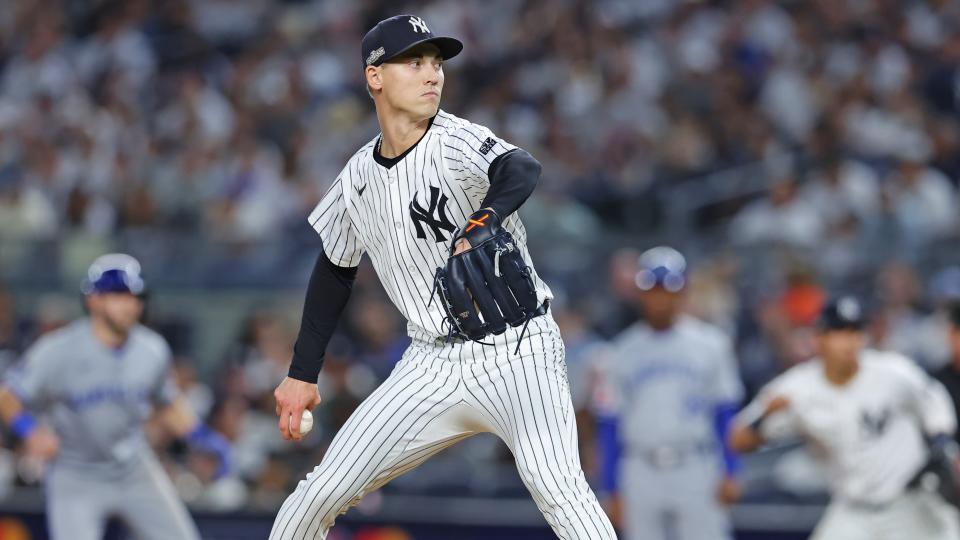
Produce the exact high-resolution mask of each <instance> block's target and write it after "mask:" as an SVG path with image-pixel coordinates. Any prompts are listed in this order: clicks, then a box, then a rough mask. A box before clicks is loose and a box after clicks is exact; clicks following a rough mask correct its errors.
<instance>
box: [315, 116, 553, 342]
mask: <svg viewBox="0 0 960 540" xmlns="http://www.w3.org/2000/svg"><path fill="white" fill-rule="evenodd" d="M379 139H380V137H379V136H378V137H376V138H375V139H373V140H372V141H370V142H369V143H367V144H366V145H364V146H363V148H361V149H360V150H359V151H357V153H356V154H354V155H353V157H351V158H350V160H349V161H348V162H347V165H346V166H345V167H344V168H343V171H341V173H340V175H339V176H338V177H337V179H336V181H335V182H334V183H333V185H332V186H331V187H330V189H329V190H328V191H327V193H326V195H324V197H323V199H322V200H321V201H320V203H319V204H318V205H317V206H316V208H314V210H313V212H311V214H310V217H309V220H310V225H311V226H312V227H313V228H314V229H316V231H317V232H318V233H319V234H320V238H321V240H322V241H323V248H324V251H325V252H326V254H327V257H329V259H330V260H331V261H332V262H333V263H334V264H336V265H337V266H343V267H351V266H357V265H358V264H359V263H360V257H361V256H362V255H363V253H367V254H369V255H370V260H371V262H372V263H373V268H374V270H375V271H376V272H377V275H378V276H379V277H380V281H381V282H382V283H383V286H384V289H386V291H387V295H388V296H389V297H390V299H391V300H392V301H393V303H394V304H395V305H396V306H397V308H398V309H399V310H400V312H401V313H402V314H403V315H404V316H405V317H406V319H407V321H408V324H407V331H408V333H409V334H410V335H411V336H412V337H420V338H426V337H430V336H432V337H439V336H443V335H445V334H446V331H445V329H444V326H443V324H442V322H443V318H444V313H443V309H442V307H441V305H440V302H436V301H434V302H432V303H431V302H430V297H431V291H432V287H433V276H434V272H435V271H436V269H437V268H438V267H440V266H443V265H444V264H446V261H447V259H448V257H449V247H450V239H451V236H452V235H453V233H454V231H455V229H456V227H459V226H460V225H461V224H463V223H464V222H466V220H467V217H468V216H469V215H470V214H472V213H473V212H475V211H476V210H479V209H480V203H481V201H482V200H483V197H484V196H485V195H486V193H487V189H488V188H489V186H490V179H489V178H488V177H487V171H488V169H489V167H490V164H491V163H492V162H493V160H494V159H496V157H497V156H500V155H502V154H504V153H506V152H508V151H510V150H512V149H514V148H515V147H514V146H513V145H511V144H510V143H507V142H506V141H504V140H502V139H500V138H498V137H497V136H496V135H494V134H493V133H492V132H491V131H490V130H489V129H487V128H486V127H483V126H480V125H477V124H473V123H471V122H468V121H466V120H464V119H462V118H458V117H456V116H454V115H452V114H449V113H446V112H444V111H442V110H441V111H439V112H438V113H437V116H436V117H435V118H434V119H433V123H432V124H431V126H430V127H429V128H428V129H427V132H426V133H425V134H424V136H423V138H422V139H420V141H419V142H418V143H417V144H416V145H414V146H413V147H412V148H411V149H409V150H408V151H407V152H406V153H405V154H404V155H402V156H400V159H399V161H397V162H396V163H395V164H394V165H393V166H392V167H385V166H383V165H382V164H380V163H378V162H377V161H376V160H375V159H374V157H373V156H374V151H375V148H377V142H378V141H379ZM503 227H504V229H506V230H507V231H509V232H510V233H511V234H512V235H513V236H514V238H515V239H516V241H517V244H518V246H519V247H520V250H521V252H522V254H523V258H524V259H525V260H526V262H527V264H528V265H529V266H530V268H531V269H533V263H532V261H531V260H530V254H529V252H528V250H527V245H526V238H527V234H526V231H525V230H524V227H523V223H521V221H520V218H519V216H517V214H516V213H514V214H512V215H510V216H509V217H507V218H506V219H505V220H504V222H503ZM533 281H534V284H535V285H536V287H537V294H538V298H539V300H540V301H541V302H543V301H544V300H546V299H549V298H552V293H551V292H550V289H549V287H547V285H546V284H545V283H544V282H543V281H542V280H541V279H540V277H539V276H538V275H537V273H536V271H535V270H534V271H533ZM428 304H429V307H428Z"/></svg>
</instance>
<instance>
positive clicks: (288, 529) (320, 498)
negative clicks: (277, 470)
mask: <svg viewBox="0 0 960 540" xmlns="http://www.w3.org/2000/svg"><path fill="white" fill-rule="evenodd" d="M352 503H353V501H352V497H351V495H350V493H349V492H348V491H347V490H346V489H344V488H341V487H339V486H337V485H336V484H335V483H331V482H324V481H322V480H321V479H317V480H316V481H314V482H310V481H308V480H304V481H302V482H301V483H300V485H298V486H297V489H296V490H295V491H294V492H293V494H291V495H290V497H289V498H287V501H286V502H285V503H284V504H283V507H282V508H281V509H280V513H279V514H278V515H277V522H276V524H275V525H274V532H273V533H271V535H270V540H304V539H311V540H312V539H314V538H324V537H325V536H326V531H327V530H328V529H329V528H330V527H332V526H333V522H334V521H335V520H336V518H337V516H338V515H340V514H341V513H342V512H344V511H346V509H347V508H349V506H350V505H351V504H352Z"/></svg>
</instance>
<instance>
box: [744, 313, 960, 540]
mask: <svg viewBox="0 0 960 540" xmlns="http://www.w3.org/2000/svg"><path fill="white" fill-rule="evenodd" d="M863 326H864V315H863V313H862V311H861V307H860V304H859V303H858V302H857V300H856V299H855V298H853V297H849V296H846V297H841V298H839V299H837V300H835V301H833V302H830V303H829V304H828V305H827V306H826V308H824V310H823V313H822V315H821V317H820V322H819V332H818V335H817V352H818V356H817V358H815V359H813V360H811V361H809V362H805V363H803V364H800V365H798V366H796V367H793V368H791V369H790V370H789V371H787V372H786V373H784V374H782V375H780V376H779V377H777V378H775V379H774V380H773V381H771V382H770V383H769V384H767V385H766V386H765V387H764V388H763V389H762V390H761V391H760V393H759V394H758V396H757V398H756V399H755V400H754V401H753V402H752V403H750V405H749V406H747V407H746V408H745V409H744V410H743V411H741V413H740V414H739V415H738V416H737V417H736V419H735V421H734V428H733V429H732V430H731V435H730V441H731V446H732V447H733V448H734V449H735V450H737V451H739V452H749V451H752V450H754V449H756V448H757V447H759V446H760V445H761V444H763V443H764V442H765V441H769V440H774V439H782V438H785V437H801V438H803V439H804V440H805V441H806V442H807V443H808V445H809V446H810V449H811V452H812V453H813V454H814V456H815V457H817V458H819V459H820V460H822V461H823V463H824V465H825V466H826V468H827V471H828V475H829V482H830V489H831V493H832V501H831V503H830V505H829V506H828V507H827V511H826V513H825V515H824V516H823V518H822V520H821V521H820V523H819V525H817V528H816V530H815V531H814V534H813V537H812V538H813V539H814V540H860V539H862V540H916V539H924V540H939V539H944V540H948V539H949V540H955V539H957V538H960V532H958V526H960V522H958V517H957V511H956V509H955V508H953V507H951V506H949V505H947V503H946V502H944V500H943V499H941V498H939V497H938V496H936V495H935V494H933V493H931V492H929V491H927V490H925V489H920V484H921V482H920V481H919V479H920V478H921V477H922V476H921V475H920V473H921V471H922V470H923V469H924V467H925V465H926V464H927V462H928V461H929V457H930V456H931V455H934V456H936V455H941V454H942V453H943V449H944V448H945V447H946V446H948V445H952V444H953V442H952V440H951V436H952V434H953V432H954V430H955V429H956V418H955V416H954V412H953V407H952V405H951V404H950V400H949V397H948V396H947V394H946V391H945V390H944V388H943V386H942V385H941V384H940V383H938V382H936V381H935V380H933V379H932V378H930V377H929V376H927V374H926V373H924V372H923V371H922V370H921V369H920V368H919V367H918V366H917V365H916V364H915V363H914V362H912V361H911V360H910V359H908V358H906V357H904V356H901V355H899V354H897V353H893V352H880V351H875V350H870V349H865V348H864V332H863ZM953 465H955V464H953Z"/></svg>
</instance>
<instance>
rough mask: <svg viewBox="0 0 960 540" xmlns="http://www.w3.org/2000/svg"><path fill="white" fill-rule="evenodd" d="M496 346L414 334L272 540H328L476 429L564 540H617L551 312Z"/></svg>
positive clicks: (303, 486) (281, 518) (286, 511)
mask: <svg viewBox="0 0 960 540" xmlns="http://www.w3.org/2000/svg"><path fill="white" fill-rule="evenodd" d="M518 334H519V331H518V329H509V330H507V332H506V333H505V334H503V335H501V336H496V337H495V338H494V339H493V341H494V345H493V346H489V345H488V346H484V345H480V344H475V343H458V344H443V343H442V342H441V343H437V342H436V341H428V340H426V339H418V338H417V337H414V340H413V342H412V343H411V345H410V347H409V348H408V349H407V350H406V352H405V353H404V355H403V358H402V359H401V360H400V362H398V363H397V365H396V367H395V368H394V370H393V372H392V373H391V374H390V376H389V377H388V378H387V380H386V381H384V382H383V384H382V385H381V386H380V387H379V388H377V389H376V390H375V391H374V392H373V393H372V394H370V396H369V397H367V399H366V400H364V402H363V403H361V404H360V406H359V407H358V408H357V410H356V411H354V413H353V414H352V415H351V416H350V418H349V420H347V422H346V423H345V424H344V425H343V427H342V428H341V430H340V432H339V433H337V435H336V437H334V439H333V443H332V444H331V445H330V448H328V449H327V452H326V454H325V455H324V457H323V460H322V461H321V463H320V465H318V466H317V467H316V468H315V469H314V470H313V471H312V472H310V473H309V474H308V475H307V477H306V478H305V479H304V480H302V481H300V483H299V484H298V485H297V488H296V490H294V492H293V494H291V495H290V496H289V497H288V498H287V500H286V501H285V502H284V503H283V506H282V507H281V509H280V512H279V513H278V514H277V518H276V520H275V521H274V524H273V530H272V532H271V533H270V540H303V539H323V538H326V536H327V531H328V530H329V529H330V528H331V527H332V526H333V523H334V520H335V519H336V517H337V516H339V515H340V514H342V513H344V512H346V511H347V509H348V508H350V507H351V506H353V505H355V504H356V503H357V502H359V500H360V498H361V497H363V496H364V494H366V493H369V492H371V491H373V490H376V489H377V488H379V487H381V486H383V485H384V484H386V483H387V482H389V481H390V480H391V479H393V478H396V477H397V476H400V475H402V474H403V473H405V472H407V471H410V470H411V469H413V468H415V467H416V466H418V465H419V464H421V463H423V462H424V461H425V460H427V459H428V458H429V457H430V456H432V455H434V454H436V453H437V452H439V451H441V450H443V449H444V448H447V447H449V446H451V445H453V444H456V443H457V442H459V441H461V440H463V439H465V438H467V437H470V436H471V435H474V434H476V433H483V432H490V433H494V434H496V435H497V436H498V437H500V438H501V439H502V440H503V441H504V442H506V444H507V446H508V447H509V448H510V450H511V452H513V455H514V457H515V459H516V463H517V469H518V471H519V472H520V477H521V479H522V480H523V482H524V484H525V485H526V486H527V488H528V489H529V490H530V493H531V495H533V499H534V501H535V502H536V504H537V506H538V507H539V508H540V510H541V512H543V515H544V517H545V518H546V520H547V523H549V524H550V526H551V527H552V528H553V530H554V532H556V534H557V536H558V537H559V538H561V539H566V540H573V539H579V540H587V539H589V540H606V539H615V538H616V533H615V532H614V530H613V527H612V526H611V524H610V521H609V520H608V519H607V517H606V515H605V514H604V512H603V510H602V509H601V507H600V505H599V503H598V502H597V498H596V496H595V495H594V494H593V491H592V490H591V489H590V487H589V486H588V485H587V481H586V479H585V478H584V475H583V471H582V470H581V468H580V458H579V455H578V452H577V427H576V422H575V420H574V413H573V406H572V403H571V401H570V390H569V386H568V383H567V370H566V364H565V363H564V347H563V341H562V340H561V338H560V332H559V330H558V329H557V326H556V323H554V321H553V319H552V318H551V316H550V315H549V314H548V315H545V316H542V317H538V318H537V319H534V320H533V321H531V323H530V328H529V329H528V331H527V335H526V337H524V339H523V341H522V343H521V347H520V353H519V354H514V349H515V348H516V344H517V338H518Z"/></svg>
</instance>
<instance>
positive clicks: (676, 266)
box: [634, 246, 687, 292]
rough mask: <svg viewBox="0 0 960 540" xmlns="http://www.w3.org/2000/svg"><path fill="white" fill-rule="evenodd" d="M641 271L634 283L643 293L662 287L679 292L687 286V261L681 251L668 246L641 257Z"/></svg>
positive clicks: (660, 247)
mask: <svg viewBox="0 0 960 540" xmlns="http://www.w3.org/2000/svg"><path fill="white" fill-rule="evenodd" d="M639 263H640V270H639V271H638V272H637V275H636V277H635V278H634V281H635V283H636V285H637V288H639V289H640V290H642V291H649V290H650V289H652V288H654V287H657V286H660V287H663V288H664V289H666V290H668V291H670V292H679V291H680V290H681V289H683V288H684V286H686V284H687V276H686V271H687V260H686V259H684V258H683V255H681V254H680V252H679V251H677V250H675V249H673V248H672V247H667V246H657V247H655V248H651V249H648V250H647V251H644V252H643V253H642V254H641V255H640V259H639Z"/></svg>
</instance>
